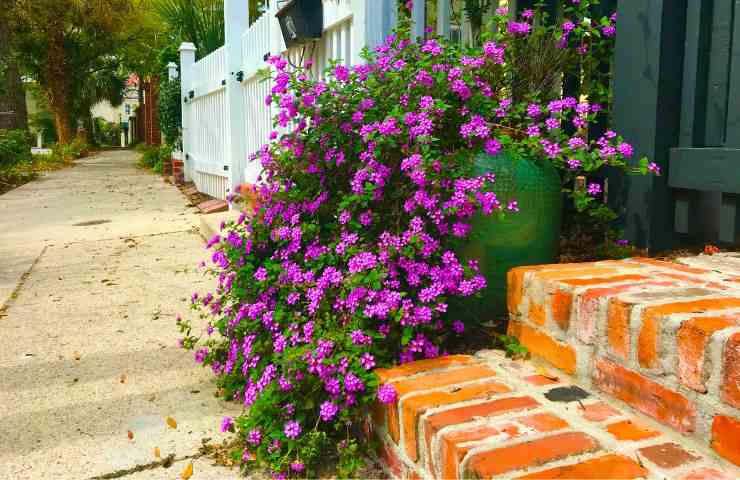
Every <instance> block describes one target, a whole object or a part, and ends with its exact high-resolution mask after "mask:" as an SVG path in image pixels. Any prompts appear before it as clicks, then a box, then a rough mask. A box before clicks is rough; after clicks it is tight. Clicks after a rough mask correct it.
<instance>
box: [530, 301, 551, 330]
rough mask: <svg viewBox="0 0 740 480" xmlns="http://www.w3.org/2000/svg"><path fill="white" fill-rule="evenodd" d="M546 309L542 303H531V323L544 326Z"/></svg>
mask: <svg viewBox="0 0 740 480" xmlns="http://www.w3.org/2000/svg"><path fill="white" fill-rule="evenodd" d="M546 318H547V317H546V316H545V307H544V306H543V305H542V304H541V303H537V302H530V304H529V321H530V322H532V323H534V324H537V325H540V326H544V325H545V321H546Z"/></svg>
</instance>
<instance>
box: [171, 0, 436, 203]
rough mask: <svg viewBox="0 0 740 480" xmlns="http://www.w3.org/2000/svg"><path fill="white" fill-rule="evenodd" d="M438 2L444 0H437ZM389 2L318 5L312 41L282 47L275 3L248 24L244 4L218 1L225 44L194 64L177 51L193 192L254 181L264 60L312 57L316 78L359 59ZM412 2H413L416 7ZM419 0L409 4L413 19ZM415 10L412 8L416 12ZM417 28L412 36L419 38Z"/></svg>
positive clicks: (263, 139)
mask: <svg viewBox="0 0 740 480" xmlns="http://www.w3.org/2000/svg"><path fill="white" fill-rule="evenodd" d="M438 1H439V4H440V5H442V4H444V3H446V0H438ZM395 2H396V0H323V9H324V29H323V34H322V36H321V38H320V39H319V40H317V41H316V42H314V43H311V44H307V45H306V46H305V47H304V46H301V47H294V48H291V49H290V50H288V49H286V47H285V43H284V42H283V38H282V33H281V31H280V25H279V23H278V20H277V18H276V17H275V14H276V13H277V11H278V5H277V3H278V2H277V1H275V0H271V1H270V2H269V3H270V5H269V6H268V8H267V11H266V12H264V13H263V14H262V16H261V17H260V18H259V19H257V21H256V22H254V23H253V24H252V25H251V26H250V25H249V19H248V11H249V9H248V1H247V2H245V1H244V0H224V14H225V24H226V32H225V34H226V35H225V38H226V44H225V45H224V46H223V47H222V48H220V49H218V50H216V51H215V52H213V53H211V54H210V55H208V56H206V57H204V58H202V59H201V60H199V61H198V62H195V47H194V46H193V45H192V44H189V43H184V44H182V46H181V48H180V68H181V79H182V80H181V82H182V95H183V115H182V122H183V125H182V126H183V151H184V152H183V153H184V154H183V155H182V157H183V158H184V159H185V176H186V179H187V180H192V181H193V182H195V184H196V186H197V187H198V190H199V191H201V192H204V193H207V194H209V195H211V196H214V197H217V198H221V199H225V198H226V197H227V195H228V193H229V192H231V191H233V189H234V188H235V187H236V186H237V185H239V184H240V183H243V182H248V183H255V182H256V181H257V178H258V176H259V173H260V166H259V165H258V164H257V163H256V162H251V163H250V162H249V161H248V157H249V156H250V155H251V154H253V153H255V152H257V151H258V150H259V149H260V148H261V147H262V146H263V145H264V144H265V143H267V142H268V140H269V135H270V132H271V131H272V128H273V126H272V111H271V108H270V107H269V106H267V105H266V104H265V97H266V96H267V95H268V94H269V93H270V89H271V85H270V81H269V80H267V81H262V80H261V79H260V78H259V76H258V74H257V72H258V71H259V70H260V69H262V68H265V67H267V65H266V63H265V58H266V55H284V56H287V58H289V59H290V61H291V62H292V63H294V64H297V63H298V62H299V61H300V60H301V58H302V59H303V60H304V61H305V60H307V59H308V58H311V59H312V60H313V62H314V63H313V67H312V73H313V74H314V76H317V77H320V76H321V75H323V71H324V69H325V68H326V67H328V65H329V63H330V61H331V60H341V61H342V62H343V63H344V64H345V65H355V64H357V63H359V62H360V61H361V59H360V52H361V51H362V49H363V47H365V46H368V47H371V48H372V47H373V46H375V45H378V44H380V43H381V42H382V41H383V38H384V36H385V34H387V33H388V32H389V30H390V28H391V27H392V25H393V23H394V22H395V8H396V7H395V5H396V4H395ZM416 4H421V5H422V6H421V7H417V6H416ZM423 4H424V2H421V1H418V2H415V7H414V8H415V10H418V11H417V12H415V17H417V15H416V14H418V12H419V11H420V12H421V15H419V16H418V17H419V18H423ZM419 9H420V10H419ZM420 28H423V25H421V27H417V28H415V30H418V32H416V33H422V32H421V30H420Z"/></svg>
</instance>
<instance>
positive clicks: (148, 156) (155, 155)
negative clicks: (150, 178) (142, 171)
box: [137, 146, 159, 169]
mask: <svg viewBox="0 0 740 480" xmlns="http://www.w3.org/2000/svg"><path fill="white" fill-rule="evenodd" d="M137 150H139V151H140V152H141V153H142V156H141V158H139V166H140V167H142V168H148V169H152V168H154V166H155V165H156V164H157V162H159V149H157V148H155V147H148V146H143V147H141V148H137Z"/></svg>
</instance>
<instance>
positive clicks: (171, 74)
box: [167, 62, 177, 80]
mask: <svg viewBox="0 0 740 480" xmlns="http://www.w3.org/2000/svg"><path fill="white" fill-rule="evenodd" d="M167 78H169V79H170V80H174V79H175V78H177V64H176V63H175V62H170V63H168V64H167Z"/></svg>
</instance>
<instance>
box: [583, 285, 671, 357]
mask: <svg viewBox="0 0 740 480" xmlns="http://www.w3.org/2000/svg"><path fill="white" fill-rule="evenodd" d="M674 285H675V283H674V282H660V281H657V282H655V281H653V282H635V283H630V284H627V285H616V286H613V287H604V288H589V289H588V290H585V291H584V292H582V293H581V294H580V295H579V296H578V300H577V302H578V311H577V313H576V315H577V317H576V319H577V320H576V335H577V336H578V339H579V340H581V341H582V342H584V343H587V344H592V343H593V342H594V339H595V335H596V329H597V327H598V326H599V324H600V323H601V322H602V321H604V320H605V318H606V317H604V315H605V314H604V313H601V311H600V310H599V302H600V299H602V298H605V297H606V298H611V297H615V296H617V295H619V294H620V293H626V292H629V291H633V290H640V289H647V288H654V287H671V286H674Z"/></svg>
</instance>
